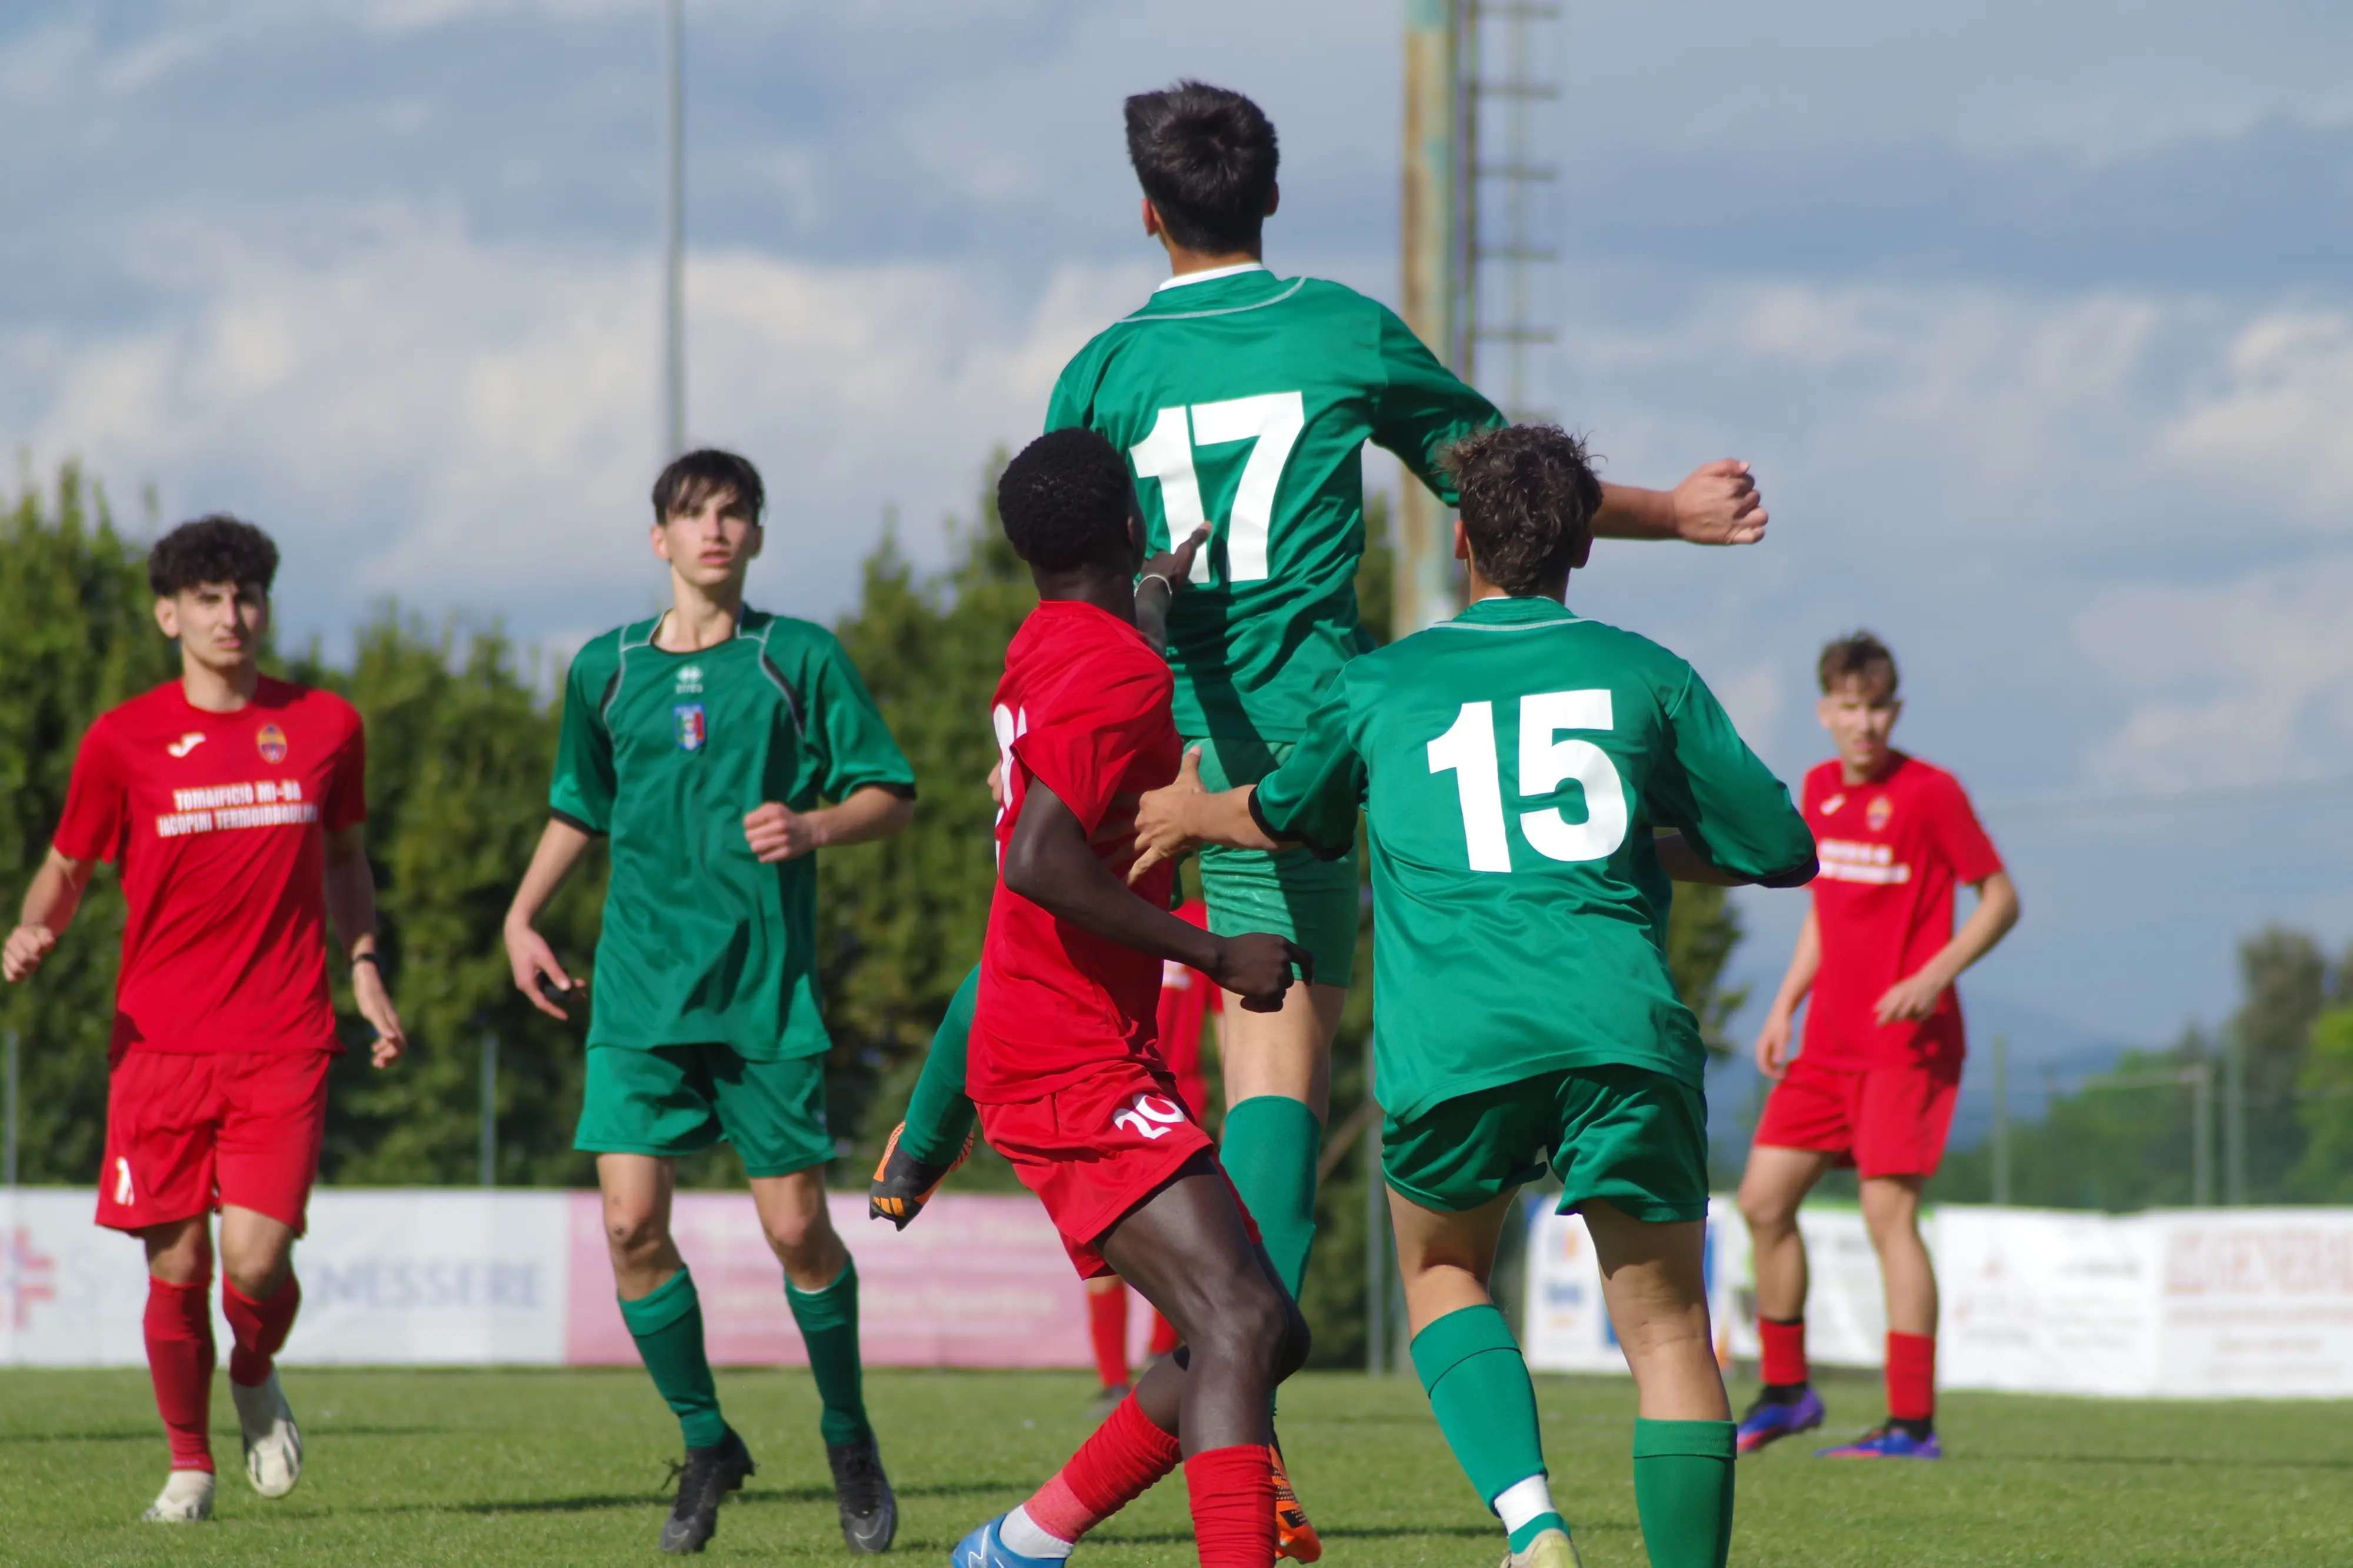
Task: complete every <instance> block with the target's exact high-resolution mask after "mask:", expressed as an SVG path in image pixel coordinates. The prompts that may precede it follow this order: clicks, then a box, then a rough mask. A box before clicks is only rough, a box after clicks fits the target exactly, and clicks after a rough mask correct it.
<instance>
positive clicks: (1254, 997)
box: [1209, 931, 1315, 1013]
mask: <svg viewBox="0 0 2353 1568" xmlns="http://www.w3.org/2000/svg"><path fill="white" fill-rule="evenodd" d="M1294 963H1295V964H1297V965H1298V966H1299V977H1300V979H1302V980H1303V981H1307V982H1310V983H1313V982H1314V979H1315V955H1314V953H1312V952H1308V951H1307V950H1306V949H1305V948H1303V947H1302V946H1300V945H1299V944H1298V943H1297V942H1292V941H1290V940H1289V939H1287V938H1284V937H1279V936H1274V935H1271V934H1270V933H1268V932H1266V931H1250V932H1248V933H1246V934H1244V935H1241V936H1229V937H1228V938H1226V940H1225V941H1224V942H1221V943H1220V944H1219V953H1218V967H1217V968H1216V970H1215V971H1213V972H1212V973H1211V974H1210V976H1209V978H1211V979H1212V980H1215V981H1216V982H1217V983H1218V984H1220V985H1222V986H1224V987H1225V988H1226V989H1227V990H1229V991H1230V992H1232V993H1233V994H1235V995H1237V996H1240V998H1241V999H1242V1007H1243V1010H1244V1011H1246V1012H1251V1013H1280V1012H1281V1011H1282V996H1283V993H1284V992H1286V991H1289V990H1290V989H1291V966H1292V965H1293V964H1294Z"/></svg>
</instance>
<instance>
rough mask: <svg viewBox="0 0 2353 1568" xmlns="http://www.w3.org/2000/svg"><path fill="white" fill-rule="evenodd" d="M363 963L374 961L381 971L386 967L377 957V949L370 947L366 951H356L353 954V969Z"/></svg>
mask: <svg viewBox="0 0 2353 1568" xmlns="http://www.w3.org/2000/svg"><path fill="white" fill-rule="evenodd" d="M363 963H373V964H375V967H376V969H377V970H378V971H379V972H381V971H382V970H383V968H384V963H383V962H382V961H381V960H379V959H378V958H377V957H376V955H375V949H373V948H371V949H369V950H368V951H367V952H355V953H353V954H352V967H353V969H357V968H358V967H359V966H360V965H361V964H363Z"/></svg>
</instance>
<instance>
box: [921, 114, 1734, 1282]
mask: <svg viewBox="0 0 2353 1568" xmlns="http://www.w3.org/2000/svg"><path fill="white" fill-rule="evenodd" d="M1126 125H1127V150H1128V157H1129V160H1130V162H1131V163H1132V164H1133V165H1134V169H1135V174H1136V178H1137V180H1138V182H1139V183H1140V184H1141V185H1142V186H1143V192H1144V205H1143V223H1144V229H1145V233H1146V234H1147V235H1149V236H1151V237H1153V238H1155V239H1156V240H1157V241H1158V242H1159V243H1160V245H1161V246H1162V247H1164V248H1165V249H1166V252H1167V256H1168V264H1169V270H1170V274H1171V276H1170V277H1169V279H1168V280H1167V281H1166V282H1165V283H1163V284H1161V285H1160V287H1159V288H1158V289H1157V290H1155V293H1154V294H1153V296H1152V298H1151V299H1150V300H1146V301H1145V304H1144V305H1143V306H1142V308H1140V309H1139V310H1136V311H1135V312H1134V314H1132V315H1130V316H1128V317H1126V318H1124V320H1122V321H1117V322H1115V323H1113V325H1112V326H1111V327H1109V328H1107V329H1106V330H1105V331H1103V332H1102V333H1101V334H1099V335H1098V336H1097V337H1096V338H1095V339H1094V340H1093V342H1090V343H1089V344H1088V345H1087V346H1086V347H1085V348H1084V349H1083V350H1082V351H1081V352H1080V353H1079V354H1078V356H1077V357H1076V358H1075V359H1073V360H1072V361H1071V363H1070V364H1069V365H1068V366H1067V367H1066V368H1065V369H1064V370H1063V372H1062V374H1061V376H1060V380H1059V381H1058V382H1057V383H1056V384H1055V387H1054V392H1053V396H1052V399H1051V401H1050V405H1049V406H1048V409H1047V415H1046V426H1047V428H1049V429H1059V428H1063V427H1066V426H1082V427H1084V428H1086V429H1090V430H1094V431H1097V432H1100V433H1101V434H1102V435H1103V436H1104V437H1106V438H1108V439H1109V440H1110V441H1111V442H1112V444H1113V446H1114V447H1118V448H1119V449H1120V450H1121V451H1123V452H1124V453H1125V454H1126V455H1127V458H1128V460H1129V461H1130V463H1131V464H1132V466H1133V468H1134V474H1135V479H1136V486H1135V488H1136V493H1137V496H1138V500H1139V501H1140V503H1141V505H1142V507H1143V510H1144V516H1145V528H1146V538H1147V540H1148V541H1149V542H1151V544H1152V546H1153V547H1154V548H1165V547H1166V542H1167V541H1169V540H1172V539H1179V538H1182V537H1184V536H1186V535H1187V534H1188V533H1190V532H1191V531H1193V530H1194V529H1196V528H1197V527H1200V526H1203V525H1205V524H1206V525H1207V526H1208V529H1209V531H1210V534H1209V543H1208V548H1207V549H1206V550H1204V551H1203V552H1201V554H1200V555H1199V556H1198V558H1197V559H1196V561H1195V563H1194V565H1193V570H1192V586H1191V588H1190V590H1189V591H1188V592H1187V593H1186V594H1185V595H1182V596H1181V597H1179V598H1178V599H1177V600H1176V604H1175V605H1174V606H1173V607H1172V608H1171V610H1170V612H1169V623H1168V633H1169V647H1168V658H1169V663H1170V665H1171V666H1172V667H1173V668H1174V670H1175V673H1176V692H1175V696H1174V699H1173V701H1174V711H1175V714H1176V726H1177V730H1178V731H1179V733H1180V734H1181V735H1182V736H1183V738H1184V740H1185V743H1186V744H1187V747H1197V748H1198V749H1199V750H1200V752H1201V753H1202V757H1201V767H1202V777H1203V779H1204V780H1205V781H1206V782H1207V783H1208V784H1209V786H1210V787H1212V788H1224V787H1227V786H1228V785H1235V784H1249V783H1250V782H1252V781H1253V780H1255V779H1258V778H1260V777H1261V776H1262V775H1264V774H1265V773H1269V772H1271V771H1272V769H1273V768H1274V767H1275V766H1276V765H1278V764H1279V763H1282V760H1283V759H1284V758H1285V757H1286V756H1288V755H1289V754H1290V752H1291V751H1292V749H1293V747H1294V746H1295V745H1296V744H1297V742H1298V741H1299V738H1300V735H1301V734H1302V732H1303V728H1304V726H1305V724H1306V721H1307V717H1308V715H1309V713H1310V712H1311V711H1312V710H1314V706H1315V703H1316V701H1317V700H1319V699H1320V698H1321V696H1322V695H1323V693H1324V689H1325V688H1326V687H1328V686H1329V685H1330V684H1331V681H1332V679H1333V678H1334V676H1335V674H1337V672H1338V671H1339V669H1340V668H1341V667H1342V666H1343V665H1344V664H1345V663H1346V662H1347V661H1348V660H1349V659H1351V658H1355V657H1356V655H1358V654H1359V653H1362V652H1363V651H1364V650H1365V649H1366V647H1369V646H1370V643H1369V639H1367V638H1366V636H1365V633H1364V631H1363V629H1362V627H1361V626H1359V625H1358V623H1357V619H1356V592H1355V586H1354V582H1355V577H1356V565H1357V563H1358V561H1359V559H1360V558H1361V557H1362V555H1363V553H1364V549H1365V520H1364V481H1363V472H1362V468H1363V465H1362V461H1361V454H1362V451H1363V447H1364V445H1365V443H1366V441H1371V442H1373V443H1374V444H1375V445H1377V446H1379V447H1384V448H1386V449H1388V451H1390V452H1392V453H1394V454H1396V456H1397V457H1398V460H1399V461H1400V462H1402V463H1403V464H1404V465H1405V467H1406V468H1407V470H1408V471H1409V472H1410V473H1411V474H1413V475H1414V476H1415V477H1416V478H1417V479H1419V480H1420V481H1421V482H1422V483H1424V484H1426V485H1428V486H1429V487H1430V489H1432V490H1433V491H1435V492H1436V493H1437V494H1438V496H1439V497H1440V499H1441V500H1444V501H1445V502H1447V504H1449V505H1451V504H1453V502H1454V500H1455V490H1454V485H1453V481H1452V479H1450V478H1449V477H1448V475H1447V474H1446V472H1445V470H1444V468H1443V467H1442V465H1441V464H1440V460H1439V458H1440V453H1441V452H1443V451H1444V450H1445V449H1446V448H1447V447H1450V446H1451V445H1452V444H1453V443H1454V442H1456V441H1458V440H1460V439H1461V437H1464V436H1466V435H1469V434H1470V433H1471V432H1472V431H1474V430H1479V429H1483V428H1486V427H1488V426H1493V425H1497V424H1500V423H1501V422H1502V416H1501V415H1499V414H1498V413H1497V412H1496V410H1495V408H1494V406H1493V405H1492V404H1490V403H1489V402H1488V401H1487V400H1486V399H1485V398H1484V397H1482V396H1481V395H1479V394H1478V393H1476V392H1474V391H1472V389H1471V388H1470V387H1468V386H1466V385H1464V384H1462V382H1461V381H1460V380H1459V379H1457V378H1456V377H1455V375H1454V374H1452V373H1451V371H1449V370H1447V369H1446V367H1445V366H1443V365H1441V364H1440V363H1439V362H1438V361H1437V359H1436V358H1435V357H1434V356H1433V355H1432V354H1431V353H1430V351H1429V350H1428V349H1426V348H1425V347H1423V346H1422V344H1421V343H1420V342H1419V341H1417V340H1416V339H1415V337H1414V335H1413V333H1412V332H1411V331H1409V329H1408V328H1407V327H1406V325H1405V323H1404V322H1403V321H1399V320H1398V317H1397V316H1396V315H1395V314H1394V313H1393V312H1391V311H1390V310H1388V309H1386V308H1385V307H1383V306H1381V305H1380V304H1378V303H1377V302H1375V301H1374V300H1368V299H1366V298H1365V297H1364V296H1362V295H1360V294H1358V293H1356V292H1355V291H1354V290H1353V289H1346V288H1344V287H1342V286H1341V285H1339V284H1336V283H1329V282H1325V281H1324V280H1322V279H1314V278H1280V277H1277V276H1276V275H1275V274H1274V273H1272V272H1271V271H1270V270H1268V268H1267V267H1266V266H1265V264H1264V262H1263V260H1262V259H1261V258H1262V255H1263V247H1262V245H1261V226H1262V225H1263V223H1264V221H1265V219H1266V218H1268V217H1270V216H1272V215H1273V213H1274V211H1275V206H1276V203H1277V199H1278V196H1279V194H1280V193H1279V191H1278V189H1277V187H1276V184H1275V168H1276V163H1277V154H1276V146H1275V134H1274V127H1273V126H1272V125H1271V123H1269V122H1268V121H1267V118H1266V116H1265V114H1264V113H1262V112H1261V110H1260V109H1259V107H1258V106H1257V105H1256V104H1255V103H1252V102H1251V101H1250V100H1249V99H1247V98H1245V97H1243V96H1242V95H1241V94H1240V93H1237V92H1229V91H1227V90H1225V89H1220V88H1214V87H1208V86H1205V85H1203V84H1201V83H1198V82H1183V83H1180V84H1178V85H1177V86H1176V87H1174V88H1172V89H1167V90H1166V91H1161V92H1147V93H1141V94H1138V95H1136V96H1135V97H1134V98H1131V99H1129V100H1127V104H1126ZM1765 524H1766V513H1765V510H1764V508H1763V507H1762V505H1761V504H1760V503H1759V498H1758V497H1757V491H1756V487H1755V486H1754V485H1753V484H1752V483H1751V482H1750V479H1749V477H1748V473H1747V468H1746V465H1745V464H1742V463H1737V462H1732V461H1725V462H1717V463H1711V464H1708V465H1707V466H1705V467H1704V468H1700V469H1698V470H1697V471H1695V472H1694V473H1693V474H1692V475H1691V476H1690V477H1689V478H1688V479H1685V480H1683V483H1682V484H1681V485H1680V486H1678V487H1677V488H1676V489H1673V490H1672V491H1664V490H1644V489H1631V488H1629V487H1626V486H1620V485H1605V486H1603V487H1602V499H1601V503H1600V506H1599V509H1598V510H1597V511H1596V513H1595V516H1594V518H1593V520H1592V526H1593V529H1594V531H1596V532H1597V533H1599V534H1602V535H1604V536H1610V537H1619V538H1635V539H1652V538H1658V539H1664V538H1678V537H1680V538H1683V539H1687V540H1692V541H1695V542H1705V543H1747V542H1753V541H1755V540H1757V539H1759V538H1762V537H1763V535H1764V531H1765ZM1403 629H1410V628H1403ZM1201 885H1202V889H1203V892H1204V895H1205V897H1206V898H1207V900H1208V906H1209V929H1210V930H1211V931H1215V932H1217V933H1219V934H1220V935H1227V934H1231V933H1234V932H1239V931H1273V932H1276V933H1278V934H1280V935H1282V936H1285V937H1288V938H1290V939H1291V940H1293V941H1294V942H1297V943H1298V944H1299V945H1300V946H1302V947H1303V948H1305V949H1306V950H1307V951H1308V952H1312V953H1313V954H1314V959H1315V979H1314V984H1308V985H1302V986H1299V987H1297V988H1295V989H1294V990H1293V992H1292V994H1290V995H1289V997H1288V998H1287V999H1286V1000H1285V1002H1284V1005H1283V1007H1282V1011H1281V1012H1279V1013H1269V1014H1259V1013H1244V1012H1241V1011H1239V1010H1237V1009H1234V1008H1230V1007H1229V1008H1228V1009H1227V1011H1226V1025H1225V1033H1224V1037H1223V1051H1224V1070H1225V1085H1226V1100H1227V1106H1228V1110H1227V1114H1226V1121H1225V1127H1224V1132H1223V1149H1222V1154H1223V1159H1224V1163H1225V1165H1226V1168H1227V1170H1228V1171H1229V1173H1231V1174H1232V1176H1233V1180H1234V1185H1235V1187H1236V1189H1237V1190H1238V1191H1240V1194H1242V1198H1243V1200H1244V1202H1246V1203H1247V1204H1248V1205H1249V1206H1250V1214H1251V1215H1253V1217H1255V1219H1256V1220H1257V1222H1258V1224H1259V1226H1260V1227H1261V1230H1262V1232H1263V1233H1264V1235H1265V1237H1266V1247H1267V1252H1268V1255H1269V1256H1270V1257H1271V1258H1273V1259H1274V1261H1275V1266H1276V1268H1278V1269H1279V1270H1280V1271H1281V1272H1282V1279H1283V1282H1284V1284H1285V1286H1286V1287H1287V1288H1288V1289H1290V1290H1291V1291H1292V1292H1293V1295H1296V1294H1297V1292H1298V1289H1299V1285H1300V1281H1301V1279H1302V1278H1303V1275H1304V1273H1305V1270H1306V1267H1307V1256H1308V1251H1309V1247H1310V1246H1311V1244H1312V1243H1313V1241H1314V1233H1315V1172H1316V1159H1317V1146H1318V1144H1319V1143H1320V1142H1321V1140H1322V1137H1323V1122H1324V1110H1325V1104H1326V1100H1327V1098H1328V1093H1329V1087H1330V1069H1331V1045H1332V1035H1333V1031H1334V1030H1335V1028H1337V1027H1338V1025H1339V1017H1340V1008H1341V1004H1342V1002H1343V1001H1344V999H1345V994H1346V991H1347V986H1348V981H1349V978H1350V973H1351V970H1352V968H1353V965H1354V963H1355V958H1356V921H1357V914H1358V907H1359V906H1358V894H1357V887H1358V878H1357V866H1356V859H1355V857H1354V855H1353V853H1351V854H1350V855H1347V856H1343V857H1341V858H1338V859H1335V860H1329V861H1326V860H1321V859H1318V858H1316V857H1315V856H1314V855H1311V854H1309V853H1307V852H1306V851H1304V850H1302V849H1286V850H1282V851H1278V852H1270V851H1264V850H1255V849H1232V848H1227V847H1210V848H1208V849H1206V850H1204V852H1203V854H1202V858H1201ZM911 1131H912V1129H911ZM926 1141H927V1142H937V1140H926ZM936 1175H937V1172H936V1171H930V1170H925V1171H907V1172H904V1173H902V1181H901V1183H900V1184H901V1185H907V1184H915V1185H916V1189H917V1190H921V1184H923V1182H924V1181H925V1180H926V1179H935V1178H936Z"/></svg>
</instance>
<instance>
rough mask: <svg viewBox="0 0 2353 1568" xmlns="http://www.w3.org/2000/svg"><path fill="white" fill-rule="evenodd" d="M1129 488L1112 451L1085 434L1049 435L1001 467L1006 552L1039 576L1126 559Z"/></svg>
mask: <svg viewBox="0 0 2353 1568" xmlns="http://www.w3.org/2000/svg"><path fill="white" fill-rule="evenodd" d="M1134 510H1135V486H1134V482H1133V481H1132V480H1130V479H1129V478H1128V476H1127V459H1126V458H1123V457H1121V456H1120V454H1119V448H1118V447H1114V446H1113V445H1112V444H1111V443H1110V442H1109V441H1106V440H1104V439H1103V437H1101V436H1098V435H1097V434H1095V433H1094V432H1093V431H1092V430H1085V429H1081V428H1079V427H1077V426H1072V427H1071V428H1069V429H1065V430H1050V431H1048V432H1047V433H1046V434H1045V435H1043V436H1040V437H1038V438H1037V439H1036V440H1035V441H1032V442H1030V443H1029V445H1028V446H1027V447H1022V448H1021V450H1020V453H1019V454H1018V456H1016V457H1015V458H1014V459H1013V460H1012V461H1011V462H1009V463H1008V464H1006V465H1005V473H1004V475H1003V476H1002V477H1001V478H999V479H997V519H998V521H1001V522H1002V523H1003V524H1004V525H1005V537H1006V539H1007V540H1008V541H1009V542H1011V543H1012V545H1013V552H1014V553H1015V554H1017V555H1018V556H1020V557H1021V559H1022V560H1024V561H1026V562H1028V563H1029V564H1030V565H1031V566H1033V567H1036V568H1037V569H1038V570H1039V571H1040V572H1069V571H1072V570H1074V569H1076V568H1078V567H1081V566H1086V565H1092V564H1103V565H1111V564H1116V563H1124V562H1128V561H1129V559H1130V552H1132V551H1133V549H1134V545H1133V543H1132V542H1131V541H1130V540H1129V538H1128V531H1127V522H1128V519H1129V518H1130V517H1131V516H1132V515H1134Z"/></svg>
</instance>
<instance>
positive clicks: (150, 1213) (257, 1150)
mask: <svg viewBox="0 0 2353 1568" xmlns="http://www.w3.org/2000/svg"><path fill="white" fill-rule="evenodd" d="M334 1059H335V1058H334V1053H333V1052H332V1051H216V1052H209V1053H206V1054H204V1055H201V1056H195V1055H191V1056H183V1055H178V1054H175V1053H173V1052H169V1051H126V1052H125V1053H123V1056H122V1058H121V1060H120V1061H118V1062H116V1063H115V1064H114V1072H113V1075H112V1077H111V1079H110V1080H109V1081H108V1084H107V1089H106V1162H105V1163H104V1165H103V1166H102V1167H100V1173H99V1182H98V1223H99V1224H100V1225H102V1226H109V1227H110V1228H111V1229H114V1230H144V1229H146V1228H147V1227H148V1226H154V1225H169V1224H171V1223H172V1222H173V1221H174V1220H183V1219H188V1218H191V1217H193V1216H194V1215H201V1214H210V1213H211V1212H213V1211H214V1210H216V1209H218V1208H221V1207H224V1206H225V1205H229V1204H235V1205H237V1207H239V1208H244V1209H252V1210H253V1211H254V1212H256V1213H257V1214H265V1215H269V1217H270V1218H271V1219H274V1220H280V1221H282V1222H283V1223H285V1224H287V1225H290V1226H293V1227H294V1229H295V1231H296V1233H297V1234H300V1233H301V1229H302V1215H303V1209H304V1208H305V1206H306V1205H308V1204H309V1202H310V1199H311V1183H312V1182H313V1181H314V1180H316V1179H317V1177H318V1174H319V1145H320V1142H321V1141H322V1138H323V1137H324V1136H325V1133H326V1131H327V1069H328V1068H329V1067H330V1066H332V1064H333V1062H334Z"/></svg>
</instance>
